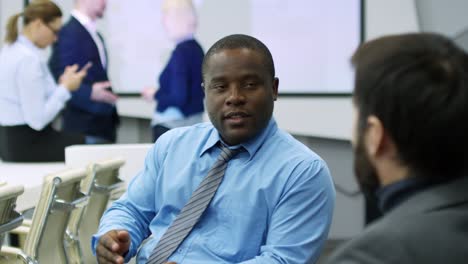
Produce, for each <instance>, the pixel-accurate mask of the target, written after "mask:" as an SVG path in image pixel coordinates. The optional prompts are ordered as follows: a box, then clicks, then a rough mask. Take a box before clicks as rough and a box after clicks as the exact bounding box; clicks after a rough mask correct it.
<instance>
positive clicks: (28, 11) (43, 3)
mask: <svg viewBox="0 0 468 264" xmlns="http://www.w3.org/2000/svg"><path fill="white" fill-rule="evenodd" d="M21 16H22V17H23V26H26V25H28V24H29V23H30V22H32V21H34V20H36V19H40V20H42V22H44V23H49V22H51V21H53V20H54V19H56V18H58V17H62V11H61V10H60V8H59V7H58V6H57V5H56V4H55V3H53V2H52V1H49V0H36V1H33V2H32V3H30V4H29V5H28V6H27V7H26V8H25V9H24V11H23V12H21V13H18V14H16V15H13V16H11V17H10V18H9V19H8V22H7V26H6V37H5V42H7V43H13V42H15V41H16V39H17V38H18V20H19V18H20V17H21Z"/></svg>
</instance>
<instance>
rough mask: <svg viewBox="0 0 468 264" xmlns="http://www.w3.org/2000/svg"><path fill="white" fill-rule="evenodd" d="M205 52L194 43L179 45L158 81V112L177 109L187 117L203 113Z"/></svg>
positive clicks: (188, 41) (187, 42)
mask: <svg viewBox="0 0 468 264" xmlns="http://www.w3.org/2000/svg"><path fill="white" fill-rule="evenodd" d="M203 56H204V53H203V49H202V47H201V46H200V44H198V42H197V41H196V40H194V39H190V40H186V41H183V42H181V43H179V44H178V45H177V46H176V48H175V49H174V51H173V52H172V54H171V57H170V59H169V62H168V63H167V65H166V67H165V68H164V70H163V71H162V73H161V75H160V77H159V89H158V92H157V93H156V94H155V99H156V100H157V101H158V104H157V109H156V110H157V111H158V112H163V111H164V110H166V109H167V108H168V107H170V106H173V107H177V108H178V109H179V110H180V111H181V112H182V113H183V114H184V116H186V117H187V116H190V115H193V114H198V113H201V112H203V98H204V93H203V89H202V87H201V83H202V62H203Z"/></svg>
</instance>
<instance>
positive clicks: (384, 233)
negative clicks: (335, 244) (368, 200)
mask: <svg viewBox="0 0 468 264" xmlns="http://www.w3.org/2000/svg"><path fill="white" fill-rule="evenodd" d="M394 225H395V224H393V225H392V226H394ZM392 226H387V224H386V221H378V222H377V223H375V224H373V225H371V226H369V227H368V228H367V229H366V230H364V231H363V232H362V233H361V234H360V235H358V236H357V237H355V238H353V239H351V240H350V241H348V242H345V243H344V244H343V245H342V246H340V247H339V248H338V249H337V250H336V251H335V252H334V253H333V254H332V256H331V257H330V258H329V259H328V261H327V263H338V264H339V263H343V264H344V263H346V264H353V263H356V264H357V263H360V264H383V263H408V262H405V261H403V258H404V256H406V255H407V254H406V253H405V252H404V247H402V245H401V242H402V241H400V239H399V238H398V235H395V232H392V230H393V229H394V228H392ZM402 261H403V262H402Z"/></svg>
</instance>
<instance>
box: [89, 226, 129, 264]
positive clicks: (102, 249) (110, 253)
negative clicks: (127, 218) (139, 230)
mask: <svg viewBox="0 0 468 264" xmlns="http://www.w3.org/2000/svg"><path fill="white" fill-rule="evenodd" d="M129 248H130V234H129V233H128V232H127V231H125V230H111V231H109V232H107V233H105V234H104V235H103V236H101V238H99V242H98V245H97V247H96V257H97V260H98V263H100V264H103V263H116V264H123V263H124V258H123V256H124V255H125V253H127V252H128V249H129Z"/></svg>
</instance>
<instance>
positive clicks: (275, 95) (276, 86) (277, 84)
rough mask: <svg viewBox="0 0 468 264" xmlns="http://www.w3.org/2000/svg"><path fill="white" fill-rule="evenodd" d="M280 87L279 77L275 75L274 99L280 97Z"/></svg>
mask: <svg viewBox="0 0 468 264" xmlns="http://www.w3.org/2000/svg"><path fill="white" fill-rule="evenodd" d="M278 87H279V79H278V78H276V77H275V78H274V79H273V100H274V101H276V99H278Z"/></svg>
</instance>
